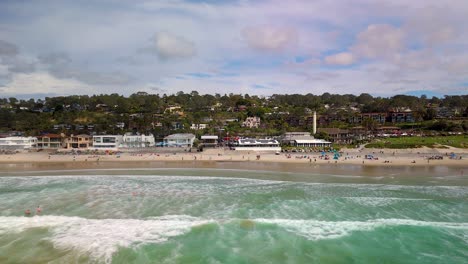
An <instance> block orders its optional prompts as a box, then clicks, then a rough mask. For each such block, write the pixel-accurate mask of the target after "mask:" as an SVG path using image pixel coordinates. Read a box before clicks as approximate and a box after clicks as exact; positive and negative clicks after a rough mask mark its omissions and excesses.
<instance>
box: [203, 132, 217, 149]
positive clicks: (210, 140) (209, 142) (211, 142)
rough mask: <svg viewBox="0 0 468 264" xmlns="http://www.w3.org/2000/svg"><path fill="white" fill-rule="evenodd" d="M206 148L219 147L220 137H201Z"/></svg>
mask: <svg viewBox="0 0 468 264" xmlns="http://www.w3.org/2000/svg"><path fill="white" fill-rule="evenodd" d="M201 140H202V142H203V146H204V147H208V148H209V147H212V148H213V147H216V146H218V136H215V135H204V136H201Z"/></svg>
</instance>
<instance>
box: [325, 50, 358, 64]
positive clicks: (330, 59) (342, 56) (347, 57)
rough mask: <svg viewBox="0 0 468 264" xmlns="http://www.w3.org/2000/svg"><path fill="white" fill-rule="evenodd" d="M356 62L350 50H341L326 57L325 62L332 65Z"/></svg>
mask: <svg viewBox="0 0 468 264" xmlns="http://www.w3.org/2000/svg"><path fill="white" fill-rule="evenodd" d="M354 62H355V57H354V55H353V54H352V53H349V52H341V53H337V54H334V55H330V56H327V57H325V63H326V64H330V65H350V64H353V63H354Z"/></svg>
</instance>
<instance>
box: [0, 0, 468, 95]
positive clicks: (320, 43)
mask: <svg viewBox="0 0 468 264" xmlns="http://www.w3.org/2000/svg"><path fill="white" fill-rule="evenodd" d="M51 10H53V11H54V12H51ZM467 12H468V3H467V2H466V1H456V0H452V1H443V2H440V1H412V2H411V3H406V2H405V1H391V2H390V1H384V2H379V3H375V2H373V1H367V0H359V1H352V2H351V1H350V2H343V1H313V2H311V1H288V2H287V3H286V2H281V1H275V0H268V1H189V0H187V1H183V0H177V1H157V2H153V1H110V0H109V1H101V2H99V3H95V2H92V1H73V2H71V1H41V2H40V3H39V2H33V1H21V2H17V1H2V3H0V36H1V37H0V95H1V96H2V97H10V96H14V97H17V98H44V97H46V96H49V97H50V96H61V95H72V94H89V95H91V94H111V93H118V94H123V95H126V96H128V95H130V94H133V93H136V92H139V91H143V92H148V93H150V94H161V95H162V94H175V93H177V92H179V91H183V92H186V93H188V92H190V91H193V90H195V91H197V92H199V93H200V94H216V93H219V94H229V93H234V94H251V95H264V96H269V95H272V94H294V93H298V94H308V93H311V94H323V93H325V92H329V93H331V94H355V95H359V94H361V93H369V94H371V95H373V96H383V97H390V96H392V95H396V94H406V95H415V96H420V95H422V94H425V95H427V96H428V97H432V96H437V97H442V96H443V95H446V94H447V95H460V94H466V91H467V90H468V72H467V70H466V69H467V68H468V67H467V66H468V64H467V62H468V52H467V49H466V47H467V45H468V37H467V36H466V35H464V34H462V33H463V32H466V30H467V25H468V21H467V18H466V16H465V14H466V13H467Z"/></svg>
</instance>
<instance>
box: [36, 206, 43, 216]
mask: <svg viewBox="0 0 468 264" xmlns="http://www.w3.org/2000/svg"><path fill="white" fill-rule="evenodd" d="M41 212H42V209H41V206H37V208H36V214H37V215H40V214H41Z"/></svg>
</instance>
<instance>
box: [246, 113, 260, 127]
mask: <svg viewBox="0 0 468 264" xmlns="http://www.w3.org/2000/svg"><path fill="white" fill-rule="evenodd" d="M242 126H243V127H248V128H258V127H260V117H258V116H254V117H247V119H246V120H245V121H244V122H242Z"/></svg>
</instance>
